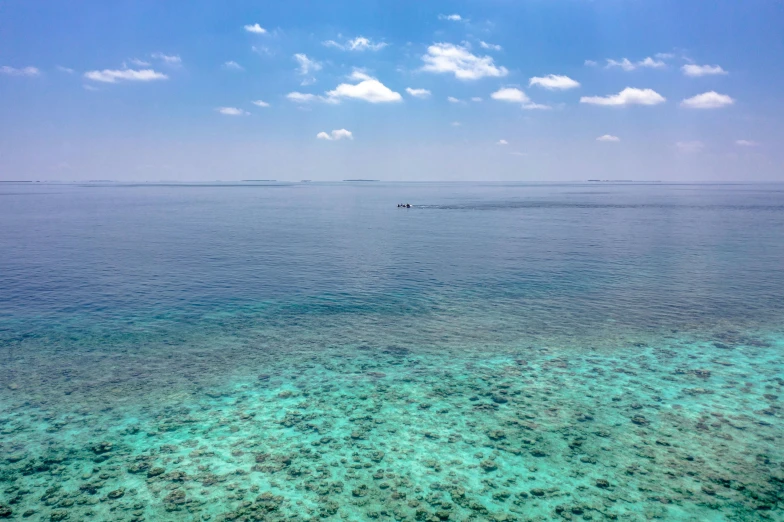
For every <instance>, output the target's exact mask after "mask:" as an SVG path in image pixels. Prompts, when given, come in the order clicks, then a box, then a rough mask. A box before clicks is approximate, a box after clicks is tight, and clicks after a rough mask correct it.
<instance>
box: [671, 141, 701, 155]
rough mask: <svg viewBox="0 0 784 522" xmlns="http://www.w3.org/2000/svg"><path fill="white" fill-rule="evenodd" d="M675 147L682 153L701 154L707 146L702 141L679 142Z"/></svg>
mask: <svg viewBox="0 0 784 522" xmlns="http://www.w3.org/2000/svg"><path fill="white" fill-rule="evenodd" d="M675 146H676V147H677V148H678V150H680V151H681V152H699V151H701V150H702V149H703V148H705V144H704V143H703V142H701V141H679V142H677V143H675Z"/></svg>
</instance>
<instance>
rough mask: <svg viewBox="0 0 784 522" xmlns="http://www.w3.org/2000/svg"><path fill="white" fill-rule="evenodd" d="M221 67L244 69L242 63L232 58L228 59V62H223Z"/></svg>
mask: <svg viewBox="0 0 784 522" xmlns="http://www.w3.org/2000/svg"><path fill="white" fill-rule="evenodd" d="M223 67H224V68H225V69H229V70H231V71H244V70H245V68H244V67H243V66H242V65H240V64H238V63H237V62H235V61H234V60H229V61H228V62H224V63H223Z"/></svg>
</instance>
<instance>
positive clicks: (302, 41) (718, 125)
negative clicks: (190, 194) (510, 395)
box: [0, 0, 784, 181]
mask: <svg viewBox="0 0 784 522" xmlns="http://www.w3.org/2000/svg"><path fill="white" fill-rule="evenodd" d="M782 28H784V4H782V2H777V1H773V0H770V1H762V0H759V1H755V0H752V1H747V2H738V1H711V2H707V1H704V0H696V1H695V0H677V1H676V0H656V1H645V0H594V1H585V0H530V1H525V0H518V1H509V0H508V1H500V0H498V1H493V0H482V1H462V2H439V1H428V2H421V1H416V2H415V1H395V2H392V1H386V2H372V1H362V2H360V1H343V2H313V1H310V2H302V1H296V0H292V1H287V2H249V1H233V2H212V1H205V0H194V1H191V2H187V3H185V2H160V1H151V0H150V1H148V0H143V1H139V0H136V1H121V0H117V1H113V2H101V1H92V0H84V1H75V2H48V1H38V0H32V1H31V0H27V1H21V0H19V1H7V2H4V3H3V7H2V13H1V16H0V122H2V124H1V125H0V179H3V180H9V179H41V180H87V179H113V180H150V181H155V180H194V181H196V180H217V179H220V180H238V179H248V178H263V179H279V180H300V179H313V180H340V179H344V178H357V177H362V178H374V179H375V178H378V179H384V180H532V181H547V180H584V179H589V178H601V179H637V180H654V179H655V180H679V181H708V180H717V181H721V180H732V181H746V180H748V181H757V180H766V181H784V152H782V150H781V147H780V144H781V143H784V140H783V138H784V128H783V127H784V123H782V122H783V121H784V102H783V101H782V97H783V96H784V67H783V66H784V38H782V36H781V34H782ZM254 102H257V103H254Z"/></svg>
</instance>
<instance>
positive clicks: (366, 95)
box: [286, 70, 423, 104]
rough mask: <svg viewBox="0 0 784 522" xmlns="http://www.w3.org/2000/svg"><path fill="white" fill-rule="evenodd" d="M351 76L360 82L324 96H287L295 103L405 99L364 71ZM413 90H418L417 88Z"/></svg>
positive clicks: (339, 86) (339, 87)
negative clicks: (346, 99)
mask: <svg viewBox="0 0 784 522" xmlns="http://www.w3.org/2000/svg"><path fill="white" fill-rule="evenodd" d="M349 78H351V79H352V80H354V81H359V83H357V84H350V83H341V84H340V85H338V86H337V87H335V88H334V89H333V90H331V91H327V92H325V93H324V95H323V96H321V95H317V94H305V93H301V92H290V93H288V94H287V95H286V98H288V99H289V100H290V101H293V102H295V103H311V102H324V103H333V104H337V103H340V101H341V100H342V99H345V98H351V99H356V100H364V101H366V102H370V103H385V102H398V101H401V100H402V99H403V97H402V96H401V95H400V93H397V92H394V91H393V90H391V89H390V88H389V87H387V86H386V85H384V84H383V83H381V82H380V81H378V80H377V79H376V78H373V77H372V76H369V75H368V74H367V73H365V72H363V71H359V70H355V71H354V72H353V73H351V75H350V76H349ZM412 90H413V91H415V92H418V90H416V89H412ZM422 90H423V89H422ZM420 97H421V96H420Z"/></svg>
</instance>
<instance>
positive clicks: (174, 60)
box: [150, 53, 182, 65]
mask: <svg viewBox="0 0 784 522" xmlns="http://www.w3.org/2000/svg"><path fill="white" fill-rule="evenodd" d="M150 56H152V57H153V58H155V59H156V60H160V61H162V62H163V63H165V64H167V65H182V58H180V55H178V54H163V53H152V54H151V55H150Z"/></svg>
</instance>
